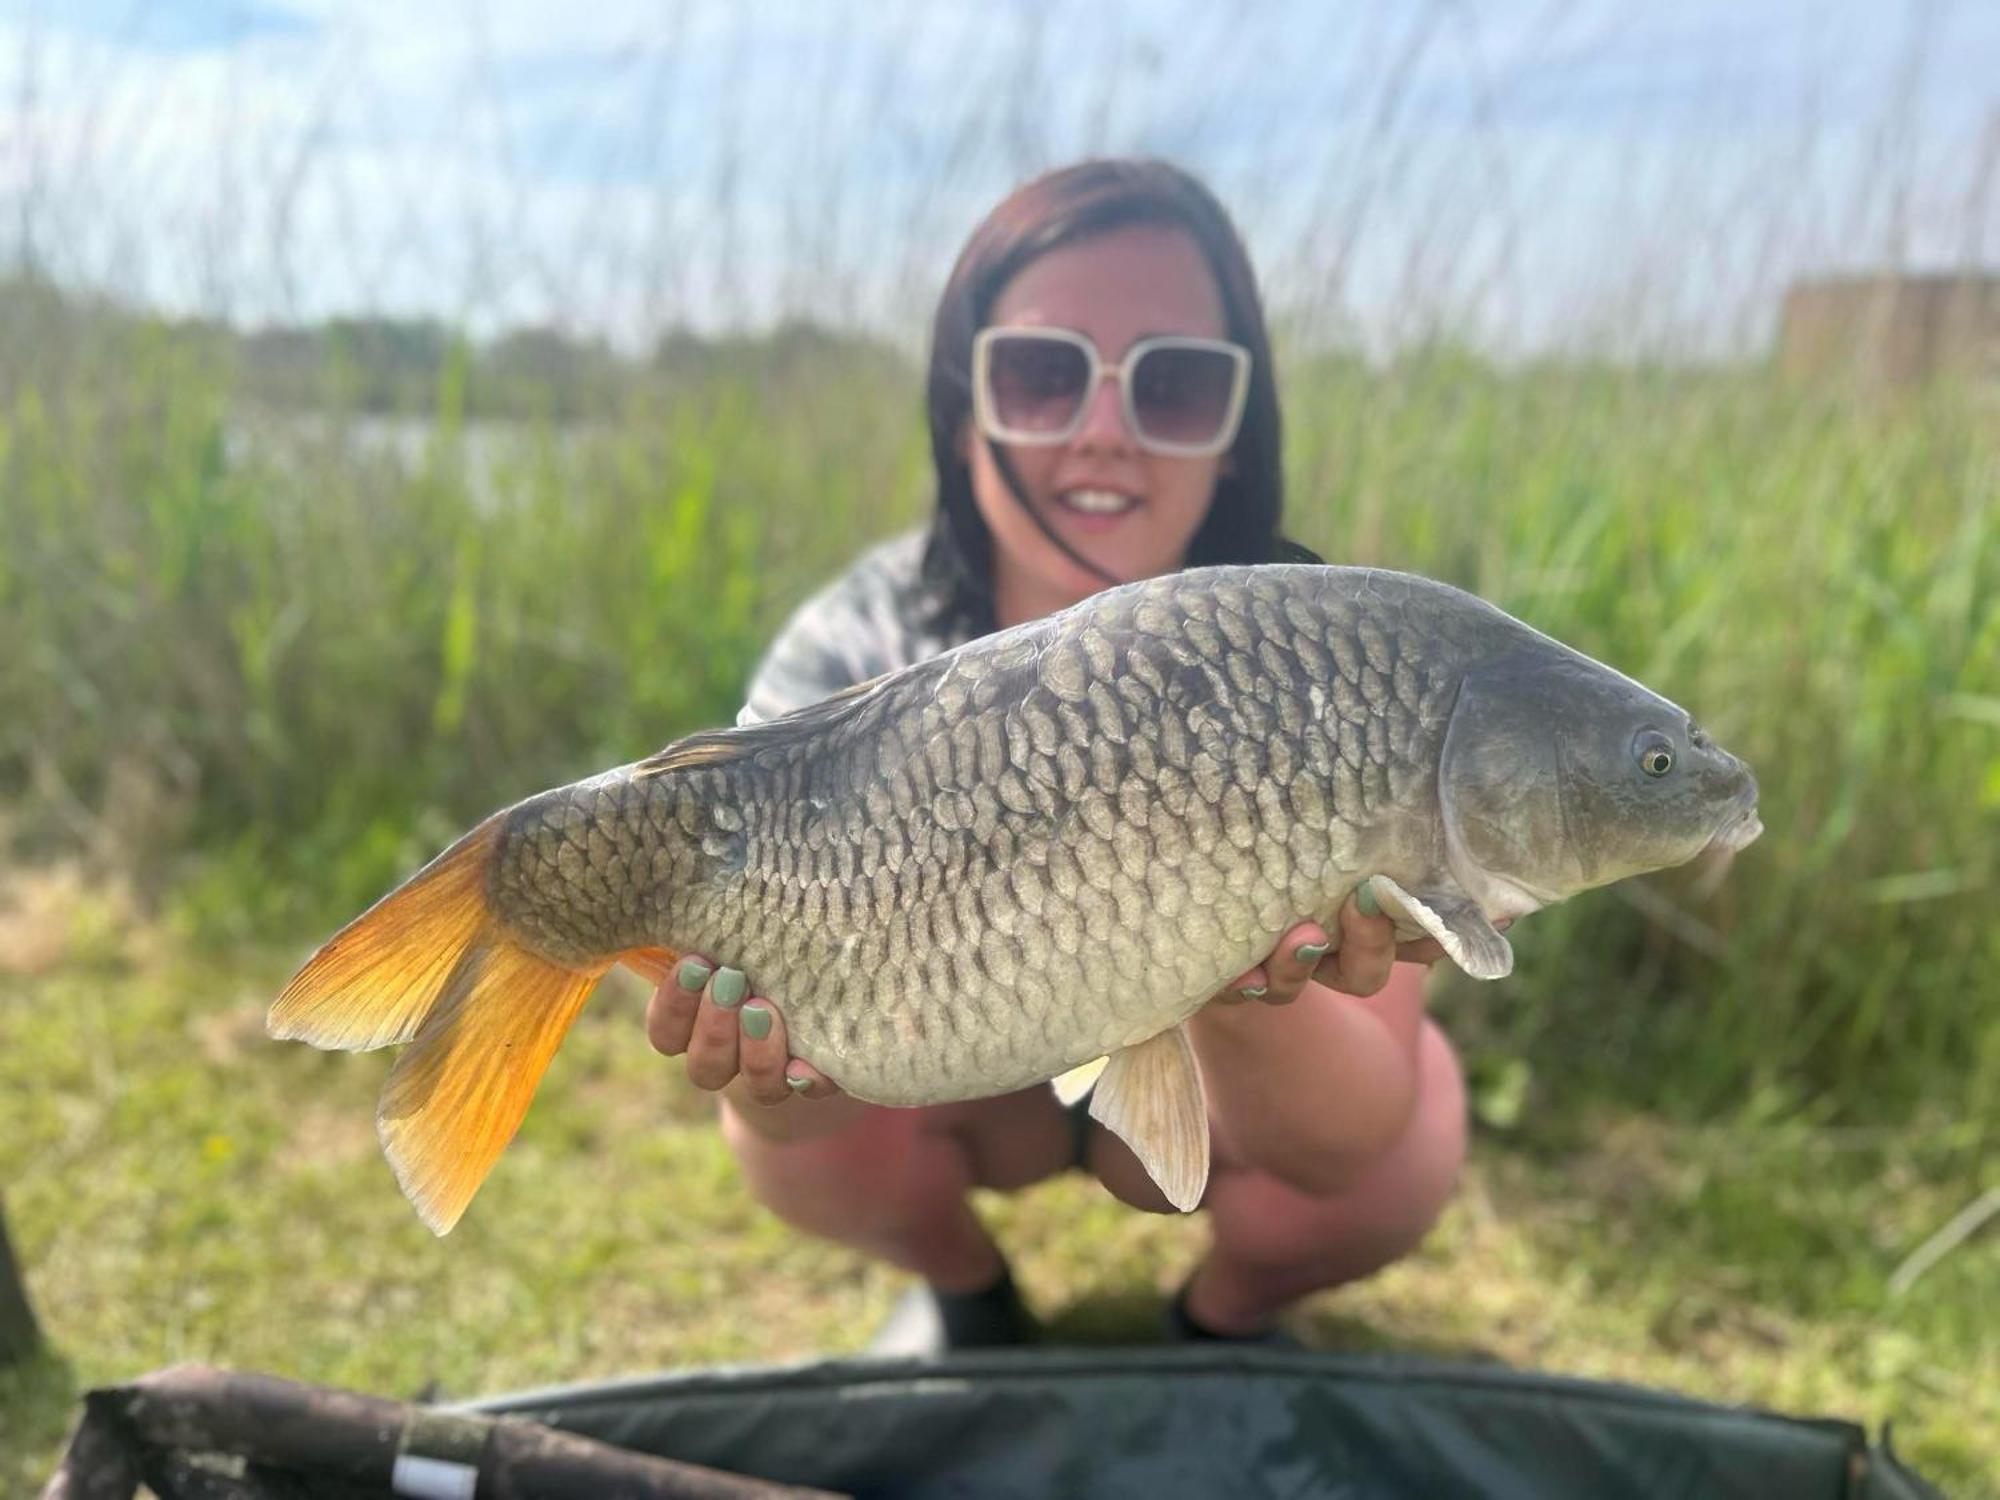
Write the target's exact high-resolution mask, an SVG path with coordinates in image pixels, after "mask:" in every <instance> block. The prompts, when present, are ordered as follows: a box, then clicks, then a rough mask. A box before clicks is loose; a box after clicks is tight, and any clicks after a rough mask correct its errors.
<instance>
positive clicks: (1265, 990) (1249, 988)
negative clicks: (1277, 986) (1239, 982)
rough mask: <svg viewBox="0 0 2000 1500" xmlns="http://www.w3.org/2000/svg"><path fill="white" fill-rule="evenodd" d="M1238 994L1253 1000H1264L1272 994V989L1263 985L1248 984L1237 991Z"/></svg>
mask: <svg viewBox="0 0 2000 1500" xmlns="http://www.w3.org/2000/svg"><path fill="white" fill-rule="evenodd" d="M1236 993H1237V994H1239V995H1248V996H1249V997H1250V998H1251V999H1252V1000H1262V999H1263V998H1264V997H1265V996H1266V995H1268V994H1269V993H1270V989H1269V987H1268V986H1265V985H1261V984H1246V985H1244V986H1243V987H1242V988H1241V989H1239V990H1237V992H1236Z"/></svg>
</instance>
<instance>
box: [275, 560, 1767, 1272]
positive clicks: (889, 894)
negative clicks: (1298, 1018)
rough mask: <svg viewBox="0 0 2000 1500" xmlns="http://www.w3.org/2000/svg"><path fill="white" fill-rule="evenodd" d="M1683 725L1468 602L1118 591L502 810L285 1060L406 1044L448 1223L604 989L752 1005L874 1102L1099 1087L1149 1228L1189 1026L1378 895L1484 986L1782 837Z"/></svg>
mask: <svg viewBox="0 0 2000 1500" xmlns="http://www.w3.org/2000/svg"><path fill="white" fill-rule="evenodd" d="M1762 827H1763V825H1762V823H1761V821H1760V820H1759V818H1758V815H1757V781H1756V778H1755V776H1754V775H1753V774H1752V772H1751V771H1750V769H1749V767H1748V766H1746V765H1745V764H1744V763H1743V762H1742V761H1741V760H1739V759H1738V758H1737V757H1735V756H1734V755H1731V754H1730V753H1729V752H1728V751H1726V750H1724V749H1722V748H1721V747H1720V746H1719V745H1717V744H1715V743H1714V742H1713V741H1712V740H1710V738H1709V737H1708V736H1707V735H1706V734H1705V733H1704V732H1703V731H1702V729H1701V728H1700V727H1699V726H1698V725H1697V724H1696V723H1695V722H1694V721H1693V720H1692V719H1691V718H1690V717H1689V715H1688V714H1687V713H1686V712H1685V711H1684V710H1682V709H1680V708H1678V707H1676V706H1675V705H1674V704H1673V703H1671V702H1669V701H1668V700H1666V699H1665V698H1662V697H1660V696H1658V695H1657V694H1655V693H1653V692H1652V691H1650V690H1649V689H1647V688H1645V687H1643V686H1641V685H1640V684H1639V683H1637V682H1635V681H1633V680H1632V679H1631V678H1629V677H1626V676H1625V675H1623V674H1622V673H1619V672H1617V671H1615V670H1613V669H1611V668H1610V667H1607V666H1604V665H1602V664H1600V663H1599V662H1597V661H1595V660H1593V659H1591V658H1590V657H1588V656H1585V655H1583V654H1582V653H1580V652H1578V651H1575V650H1573V649H1571V648H1570V647H1568V646H1566V645H1563V644H1562V643H1560V642H1558V641H1556V640H1554V639H1552V638H1551V637H1549V636H1547V635H1544V634H1542V633H1541V632H1539V631H1537V630H1535V629H1533V628H1532V627H1531V626H1529V625H1527V624H1525V623H1523V622H1522V621H1520V620H1517V619H1515V618H1514V617H1512V616H1511V615H1508V614H1507V613H1505V612H1504V611H1502V610H1500V609H1499V608H1497V607H1495V606H1494V605H1492V604H1489V603H1487V602H1485V601H1484V600H1481V599H1479V598H1477V597H1476V596H1474V595H1472V594H1469V593H1466V592H1464V591H1462V590H1460V589H1457V588H1454V587H1451V586H1450V585H1447V584H1444V583H1440V582H1436V581H1434V580H1431V579H1427V578H1423V577H1419V576H1416V575H1413V574H1407V573H1398V572H1391V571H1386V570H1381V569H1373V568H1353V567H1330V566H1323V565H1309V564H1260V565H1249V566H1227V567H1207V568H1196V569H1191V570H1188V571H1185V572H1180V573H1174V574H1168V575H1165V576H1162V577H1158V578H1153V579H1148V580H1144V581H1140V582H1136V583H1130V584H1125V585H1122V586H1118V587H1114V588H1111V589H1107V590H1105V591H1104V592H1102V593H1099V594H1096V595H1093V596H1091V597H1090V598H1088V599H1085V600H1084V601H1082V602H1080V603H1078V604H1075V605H1073V606H1071V607H1070V608H1068V609H1065V610H1063V611H1061V612H1059V613H1056V614H1053V615H1049V616H1046V617H1043V618H1041V619H1038V620H1035V621H1031V622H1028V623H1026V624H1022V625H1018V626H1015V627H1013V628H1011V629H1007V630H1002V631H999V632H997V633H995V634H992V635H988V636H985V637H982V638H980V639H978V640H975V641H972V642H969V643H967V644H965V645H962V646H959V647H957V648H956V649H954V650H950V651H947V652H945V653H943V654H941V655H938V656H935V657H932V658H930V659H929V660H926V661H924V662H921V663H918V664H916V665H913V666H909V667H906V668H903V669H902V670H900V671H896V672H892V673H889V674H887V675H884V676H882V677H878V678H875V679H873V680H872V681H869V682H866V683H862V684H860V685H858V686H856V687H853V688H850V689H848V690H847V691H845V692H842V693H839V694H836V695H834V696H833V697H830V698H828V699H826V700H825V701H824V702H820V703H816V704H813V705H810V706H807V707H804V708H801V709H799V710H797V711H796V712H793V713H790V714H787V715H784V716H783V717H780V718H776V719H772V720H769V721H767V722H764V723H757V724H750V725H744V726H739V727H733V728H721V729H707V730H701V731H698V732H696V733H694V734H691V735H689V736H687V737H685V738H683V739H680V740H677V741H675V742H674V743H672V744H670V745H668V746H667V747H666V748H665V749H663V750H660V751H659V752H658V753H656V754H654V755H651V756H649V757H647V758H646V759H644V760H640V761H637V762H634V763H632V764H629V765H624V766H619V767H616V768H614V769H612V770H608V771H605V772H603V773H602V774H599V775H595V776H591V777H589V778H588V779H585V780H582V781H578V782H574V783H572V784H569V785H566V786H560V787H555V788H553V789H551V790H548V791H544V792H541V793H539V794H537V795H535V796H531V797H528V798H526V799H525V800H523V801H520V802H517V803H515V804H513V805H512V806H510V807H507V808H504V809H502V810H500V811H498V812H496V813H494V814H492V815H491V816H490V817H488V818H486V819H484V820H483V821H482V822H480V823H479V824H478V825H477V826H476V827H475V828H473V829H472V830H471V831H470V832H469V833H467V834H465V835H464V836H463V837H462V838H460V839H459V840H458V841H457V842H455V843H454V844H452V845H451V847H449V848H448V849H446V850H445V851H444V852H443V853H442V854H440V855H438V856H437V858H436V859H434V860H432V861H431V862H430V863H429V864H428V865H426V866H425V867H424V868H423V869H421V870H419V871H418V872H417V873H416V874H415V875H413V876H411V877H410V878H409V879H408V880H407V881H406V882H404V883H403V884H402V885H400V886H399V887H397V888H396V889H395V890H393V891H392V892H390V893H389V894H388V895H386V896H384V897H383V898H382V899H381V900H380V901H378V902H377V903H376V904H375V905H373V906H372V907H370V908H369V909H368V910H367V911H366V912H364V913H363V914H362V915H361V916H359V917H357V918H355V919H354V920H353V921H352V922H350V923H349V924H348V925H347V926H346V927H344V928H342V929H341V930H340V931H339V932H338V933H337V934H335V935H334V937H332V938H331V939H330V940H329V941H328V942H327V943H326V944H325V945H324V946H323V947H321V948H320V949H319V950H318V951H317V952H316V953H314V954H313V955H312V957H311V958H310V959H308V960H307V962H306V963H305V964H304V966H303V967H302V968H301V969H300V970H299V971H298V973H297V974H296V975H295V976H294V977H293V978H292V980H291V981H290V983H289V984H288V985H287V986H286V987H285V989H284V991H283V992H282V994H280V995H279V997H278V998H277V1000H276V1002H275V1003H274V1004H273V1005H272V1007H271V1009H270V1012H269V1016H268V1019H267V1029H268V1031H269V1033H270V1034H271V1035H272V1036H273V1037H277V1038H281V1039H293V1040H298V1041H303V1042H307V1043H310V1044H312V1045H313V1046H316V1047H322V1048H334V1049H346V1050H367V1049H372V1048H377V1047H383V1046H389V1045H395V1044H406V1045H404V1050H403V1051H402V1052H401V1054H400V1055H399V1056H398V1058H397V1060H396V1062H395V1064H394V1066H393V1067H392V1068H391V1070H390V1072H389V1075H388V1079H387V1082H386V1083H385V1085H384V1087H383V1091H382V1095H381V1098H380V1102H379V1107H378V1111H377V1117H376V1124H377V1134H378V1136H379V1138H380V1141H381V1145H382V1147H383V1150H384V1153H385V1154H386V1156H387V1157H388V1160H389V1163H390V1165H391V1167H392V1169H393V1170H394V1173H395V1176H396V1179H397V1181H398V1183H399V1185H400V1186H401V1188H402V1190H403V1192H404V1194H405V1195H406V1196H407V1197H408V1198H409V1200H410V1201H411V1203H412V1204H413V1205H414V1207H415V1208H416V1210H417V1213H418V1215H419V1216H420V1217H421V1218H422V1220H423V1221H424V1223H425V1224H427V1225H428V1226H429V1227H430V1228H431V1229H432V1230H433V1231H434V1232H435V1233H438V1234H443V1233H446V1232H447V1231H449V1230H450V1229H451V1228H452V1226H453V1225H455V1224H456V1223H457V1222H458V1221H459V1218H460V1217H461V1215H462V1214H463V1213H464V1211H465V1208H466V1206H467V1204H468V1203H469V1202H470V1201H471V1198H472V1196H473V1194H474V1193H475V1192H476V1191H477V1189H478V1187H479V1185H480V1183H481V1182H482V1181H483V1180H484V1179H485V1178H486V1176H487V1175H488V1173H489V1172H490V1170H491V1169H492V1167H493V1165H494V1163H495V1162H496V1161H497V1159H498V1157H499V1156H500V1154H501V1152H502V1151H503V1150H504V1149H505V1147H506V1145H507V1143H508V1142H509V1141H510V1140H511V1139H512V1137H513V1136H514V1134H515V1132H516V1131H517V1129H518V1128H519V1126H520V1124H521V1121H522V1119H523V1118H524V1116H525V1115H526V1112H527V1109H528V1106H529V1103H530V1101H531V1100H532V1098H533V1095H534V1091H535V1088H536V1086H537V1084H538V1083H539V1081H540V1079H541V1077H542V1076H543V1074H544V1072H545V1071H546V1069H547V1068H548V1066H549V1063H550V1060H551V1059H552V1057H553V1056H554V1054H555V1052H556V1049H557V1048H558V1046H559V1045H560V1043H561V1041H562V1038H563V1036H564V1034H565V1032H566V1031H567V1030H568V1029H569V1027H570V1024H571V1023H572V1022H573V1021H574V1020H575V1018H576V1016H577V1014H578V1012H579V1011H580V1009H581V1008H582V1006H583V1003H584V1001H585V999H586V998H587V997H588V995H589V993H590V991H591V989H592V988H593V986H594V985H595V984H596V983H597V982H598V980H599V979H600V978H601V977H602V976H603V975H604V974H605V973H606V972H607V971H608V970H609V969H610V968H611V967H613V966H614V965H615V964H618V963H621V962H622V963H624V964H626V965H628V966H629V967H632V968H634V969H636V970H638V971H639V972H640V973H642V974H645V975H647V976H649V977H653V978H656V979H657V978H660V977H663V976H664V975H666V974H667V973H669V972H671V969H672V966H673V964H674V963H675V962H676V961H677V959H678V956H679V955H680V954H682V953H687V952H699V953H703V954H706V955H710V956H712V957H718V958H720V959H721V960H723V961H724V962H727V963H729V964H732V965H734V966H736V967H738V968H740V969H742V970H744V971H745V972H747V973H749V974H751V975H752V976H753V977H754V982H755V983H756V985H757V987H758V992H759V993H760V994H762V995H764V996H766V997H768V998H769V999H770V1000H771V1002H772V1003H773V1004H774V1005H776V1006H777V1008H778V1009H779V1011H780V1012H781V1013H782V1014H783V1016H784V1018H785V1029H786V1036H787V1039H788V1041H789V1044H790V1049H791V1052H792V1054H793V1055H794V1056H795V1057H799V1058H802V1059H804V1060H805V1061H806V1062H809V1063H811V1064H812V1065H813V1066H814V1067H816V1068H818V1069H819V1070H820V1071H821V1072H822V1073H824V1074H825V1075H826V1076H827V1077H828V1078H829V1079H830V1080H832V1081H833V1082H834V1083H835V1084H837V1085H838V1086H839V1087H840V1088H841V1089H842V1090H844V1091H845V1092H847V1093H849V1094H851V1095H854V1096H855V1097H857V1098H860V1099H862V1100H865V1101H869V1102H872V1103H876V1104H883V1105H892V1106H917V1105H927V1104H937V1103H942V1102H946V1101H950V1100H961V1099H971V1098H980V1097H987V1096H993V1095H999V1094H1004V1093H1008V1092H1010V1091H1013V1090H1017V1089H1021V1088H1025V1087H1029V1086H1031V1085H1035V1084H1038V1083H1041V1082H1044V1081H1049V1080H1059V1081H1061V1082H1062V1084H1063V1086H1064V1089H1065V1091H1067V1092H1075V1091H1078V1090H1080V1088H1081V1086H1082V1084H1083V1083H1084V1082H1085V1081H1091V1082H1092V1083H1093V1086H1092V1087H1091V1088H1090V1096H1091V1104H1090V1112H1091V1115H1092V1116H1093V1118H1095V1119H1097V1120H1099V1121H1101V1122H1102V1123H1104V1124H1105V1125H1106V1126H1107V1127H1108V1128H1109V1129H1111V1130H1112V1131H1113V1132H1115V1133H1116V1134H1118V1135H1119V1136H1120V1138H1121V1139H1123V1140H1125V1141H1126V1142H1127V1143H1128V1144H1129V1145H1130V1146H1131V1147H1132V1148H1133V1150H1134V1152H1135V1153H1136V1154H1137V1156H1138V1158H1139V1159H1140V1161H1141V1162H1142V1163H1143V1164H1144V1165H1145V1167H1146V1169H1147V1171H1148V1173H1149V1174H1150V1175H1151V1176H1152V1178H1153V1180H1154V1181H1155V1182H1157V1183H1158V1184H1159V1185H1160V1187H1161V1189H1162V1190H1163V1192H1165V1194H1166V1196H1167V1197H1168V1199H1169V1200H1170V1201H1171V1202H1172V1203H1173V1204H1174V1205H1175V1206H1176V1207H1178V1208H1180V1209H1182V1210H1187V1209H1191V1208H1193V1207H1195V1206H1196V1205H1197V1204H1198V1203H1199V1201H1200V1199H1201V1195H1202V1192H1203V1190H1204V1187H1205V1184H1206V1181H1207V1176H1208V1164H1209V1142H1208V1122H1207V1115H1206V1111H1205V1108H1204V1104H1203V1096H1202V1089H1201V1079H1200V1070H1199V1064H1198V1062H1197V1060H1196V1057H1195V1054H1194V1050H1193V1048H1192V1046H1191V1045H1190V1043H1189V1040H1188V1034H1187V1027H1186V1023H1187V1021H1188V1020H1189V1018H1190V1017H1191V1016H1192V1015H1193V1014H1194V1013H1195V1012H1196V1011H1197V1010H1198V1009H1200V1008H1201V1006H1202V1005H1203V1004H1204V1003H1206V1002H1207V1001H1208V1000H1210V999H1211V998H1212V997H1213V996H1215V995H1216V994H1217V993H1218V992H1219V991H1221V990H1222V989H1223V988H1225V987H1226V985H1227V984H1228V982H1229V981H1230V980H1231V979H1232V978H1233V977H1234V976H1236V975H1238V974H1240V973H1242V972H1243V971H1244V970H1246V969H1249V968H1251V967H1253V966H1254V965H1256V964H1257V963H1259V962H1261V961H1262V960H1263V959H1264V958H1265V957H1266V956H1267V955H1268V954H1269V953H1270V952H1271V951H1272V949H1273V948H1274V946H1275V945H1276V943H1277V941H1278V939H1279V938H1280V936H1281V935H1282V934H1283V933H1284V932H1285V931H1287V930H1288V929H1289V928H1290V927H1291V926H1293V925H1294V924H1295V923H1297V922H1299V921H1301V920H1306V919H1312V920H1317V921H1318V922H1320V923H1321V924H1322V925H1323V926H1325V927H1326V928H1327V931H1328V932H1329V933H1330V934H1337V933H1338V931H1339V927H1338V924H1337V921H1336V914H1337V912H1338V910H1339V908H1340V906H1341V904H1342V902H1343V901H1344V900H1345V899H1346V898H1347V897H1348V895H1349V894H1350V893H1352V892H1354V891H1356V890H1357V889H1358V888H1359V887H1361V886H1362V885H1363V883H1364V882H1365V883H1366V884H1367V886H1368V888H1369V890H1370V891H1371V892H1372V894H1373V895H1374V897H1375V899H1376V902H1377V904H1378V905H1379V906H1380V908H1381V909H1382V910H1383V911H1384V912H1385V913H1387V914H1388V915H1389V916H1391V917H1392V918H1393V919H1394V921H1395V923H1396V929H1397V933H1398V935H1399V937H1404V938H1410V937H1417V936H1429V937H1431V938H1434V939H1436V941H1437V943H1438V944H1439V945H1440V947H1441V948H1442V949H1443V951H1444V953H1445V954H1446V955H1447V956H1448V957H1449V958H1450V960H1451V961H1452V962H1454V963H1455V964H1457V965H1458V967H1459V968H1461V969H1463V970H1464V971H1465V972H1466V973H1467V974H1470V975H1472V976H1473V977H1475V978H1478V979H1488V980H1490V979H1497V978H1500V977H1502V976H1504V975H1506V974H1508V973H1509V972H1510V970H1511V969H1512V966H1513V957H1514V955H1513V950H1512V948H1511V947H1510V945H1509V943H1508V941H1507V939H1506V937H1505V936H1504V935H1503V934H1502V933H1501V932H1500V931H1499V930H1497V928H1496V926H1495V924H1496V923H1500V922H1504V921H1505V920H1507V919H1511V918H1516V917H1520V916H1524V915H1526V914H1527V913H1529V912H1532V911H1535V910H1537V909H1539V908H1542V907H1545V906H1548V905H1550V904H1552V903H1555V902H1558V901H1562V900H1565V899H1567V898H1568V897H1570V896H1573V895H1575V894H1577V893H1579V892H1581V891H1585V890H1588V889H1592V888H1594V887H1598V886H1603V885H1607V884H1609V883H1611V882H1613V881H1616V880H1620V879H1623V878H1625V877H1627V876H1631V875H1635V874H1638V873H1641V872H1644V871H1649V870H1658V869H1664V868H1667V867H1670V866H1674V865H1679V864H1682V863H1684V862H1687V861H1689V860H1691V859H1693V858H1695V857H1696V856H1697V855H1701V854H1703V853H1704V852H1710V851H1722V852H1725V853H1733V852H1734V851H1736V850H1739V849H1741V848H1743V847H1744V846H1746V845H1747V844H1748V843H1750V841H1751V840H1753V839H1754V838H1756V837H1757V836H1758V834H1759V833H1760V832H1761V831H1762Z"/></svg>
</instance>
